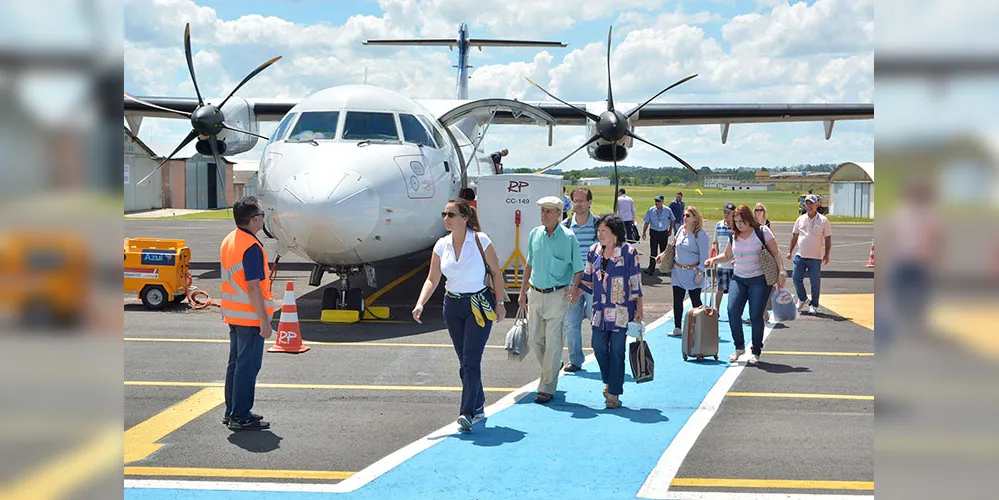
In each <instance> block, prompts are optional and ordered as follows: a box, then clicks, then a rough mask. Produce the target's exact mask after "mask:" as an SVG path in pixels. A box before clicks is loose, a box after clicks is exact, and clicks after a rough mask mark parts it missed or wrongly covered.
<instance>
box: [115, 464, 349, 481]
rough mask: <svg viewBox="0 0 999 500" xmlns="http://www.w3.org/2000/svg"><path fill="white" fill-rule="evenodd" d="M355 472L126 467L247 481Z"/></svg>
mask: <svg viewBox="0 0 999 500" xmlns="http://www.w3.org/2000/svg"><path fill="white" fill-rule="evenodd" d="M354 474H355V473H354V472H343V471H323V470H266V469H200V468H193V467H125V475H126V476H172V477H237V478H247V479H250V478H252V479H326V480H338V479H347V478H348V477H350V476H353V475H354Z"/></svg>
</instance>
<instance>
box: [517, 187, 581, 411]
mask: <svg viewBox="0 0 999 500" xmlns="http://www.w3.org/2000/svg"><path fill="white" fill-rule="evenodd" d="M538 205H539V206H540V207H541V224H542V225H540V226H538V227H536V228H534V229H532V230H531V234H530V235H529V236H528V238H527V266H526V267H525V269H524V283H523V284H522V285H521V287H520V299H519V300H518V302H519V305H520V307H521V309H523V310H526V311H527V315H528V316H527V328H528V337H529V338H530V339H531V347H533V348H534V354H535V355H536V356H537V357H538V361H539V362H540V363H541V381H540V382H539V384H538V394H537V396H535V398H534V402H535V403H541V404H545V403H548V402H549V401H551V400H552V397H554V395H555V388H556V386H557V384H558V372H559V370H561V369H562V366H561V365H562V346H564V345H565V315H566V312H567V311H568V310H569V305H570V303H572V304H575V302H576V299H577V298H578V297H579V295H578V293H579V281H580V279H582V277H583V260H582V258H581V257H580V255H579V240H577V239H576V235H575V234H573V233H572V231H570V230H569V229H567V228H566V227H565V226H563V225H562V224H559V222H560V221H561V220H562V206H563V205H562V200H560V199H559V198H558V197H557V196H545V197H544V198H541V199H540V200H538ZM528 305H530V307H528Z"/></svg>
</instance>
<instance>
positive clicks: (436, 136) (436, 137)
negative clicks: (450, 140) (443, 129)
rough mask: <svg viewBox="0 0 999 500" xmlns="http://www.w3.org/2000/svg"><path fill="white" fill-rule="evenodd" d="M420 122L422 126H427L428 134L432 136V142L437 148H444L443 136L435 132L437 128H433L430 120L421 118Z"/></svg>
mask: <svg viewBox="0 0 999 500" xmlns="http://www.w3.org/2000/svg"><path fill="white" fill-rule="evenodd" d="M420 121H421V122H423V124H424V125H426V126H427V128H428V129H429V130H430V132H431V133H433V134H434V140H435V141H437V147H439V148H442V147H444V144H445V142H444V136H442V135H441V133H440V132H438V131H437V127H435V126H434V125H433V124H432V123H430V119H429V118H427V117H426V116H421V117H420Z"/></svg>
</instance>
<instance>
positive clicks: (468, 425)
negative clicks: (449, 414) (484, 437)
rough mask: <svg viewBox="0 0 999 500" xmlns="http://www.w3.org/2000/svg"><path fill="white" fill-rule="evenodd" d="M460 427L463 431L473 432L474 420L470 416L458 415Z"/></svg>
mask: <svg viewBox="0 0 999 500" xmlns="http://www.w3.org/2000/svg"><path fill="white" fill-rule="evenodd" d="M458 427H460V428H461V432H472V421H471V420H469V419H468V416H466V415H461V416H459V417H458Z"/></svg>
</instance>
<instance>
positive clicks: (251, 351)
mask: <svg viewBox="0 0 999 500" xmlns="http://www.w3.org/2000/svg"><path fill="white" fill-rule="evenodd" d="M263 360H264V338H263V337H261V336H260V327H259V326H235V325H229V365H228V366H226V370H225V415H226V416H227V417H230V418H231V419H233V420H236V421H243V420H246V419H248V418H250V410H251V409H253V395H254V393H255V392H256V389H257V374H258V373H260V364H261V363H262V362H263Z"/></svg>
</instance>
